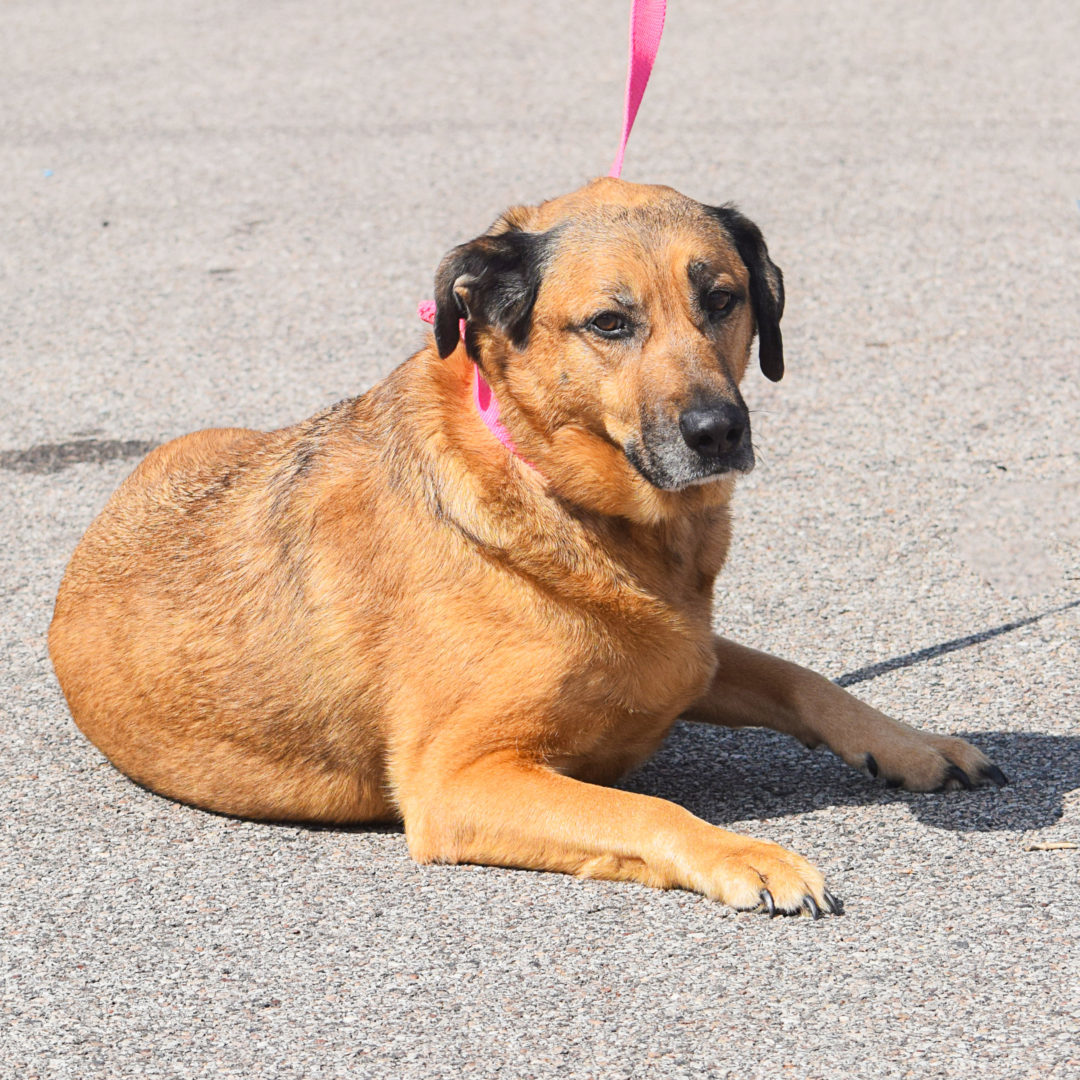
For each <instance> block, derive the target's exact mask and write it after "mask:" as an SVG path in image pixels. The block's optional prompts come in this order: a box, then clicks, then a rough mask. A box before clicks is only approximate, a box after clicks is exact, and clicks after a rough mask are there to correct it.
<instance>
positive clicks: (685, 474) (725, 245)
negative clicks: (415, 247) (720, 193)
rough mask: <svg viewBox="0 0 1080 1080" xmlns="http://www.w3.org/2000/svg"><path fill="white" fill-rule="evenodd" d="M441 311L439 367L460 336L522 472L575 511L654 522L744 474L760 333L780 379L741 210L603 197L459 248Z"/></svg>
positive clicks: (553, 204)
mask: <svg viewBox="0 0 1080 1080" xmlns="http://www.w3.org/2000/svg"><path fill="white" fill-rule="evenodd" d="M435 299H436V306H437V314H436V319H435V339H436V344H437V346H438V349H439V353H440V354H441V355H442V356H444V357H445V356H449V355H450V354H451V353H452V352H453V351H454V350H455V349H456V348H457V347H458V344H459V330H458V324H459V319H465V321H466V334H465V346H466V349H467V351H468V354H469V356H470V357H471V358H472V359H473V360H474V361H475V362H476V363H477V364H479V365H480V367H481V368H482V370H483V372H484V375H485V377H486V378H487V380H488V382H490V383H491V385H492V388H493V390H494V391H495V394H496V396H497V397H498V399H499V402H500V404H501V406H502V409H503V412H504V415H505V418H506V422H507V426H508V427H510V429H511V431H512V432H513V434H514V438H515V440H516V442H517V444H518V446H519V447H520V448H521V450H522V453H523V455H524V456H525V457H526V458H527V459H528V460H529V461H532V462H535V463H536V465H537V466H538V468H540V470H541V472H542V473H543V474H544V476H545V477H547V478H548V479H549V481H550V482H551V483H552V485H553V486H554V487H555V488H556V489H557V490H559V491H560V493H562V494H564V495H565V496H567V497H568V498H571V499H573V500H575V501H580V502H582V503H584V504H585V505H587V506H589V507H591V508H593V509H596V510H600V511H603V512H608V513H620V514H626V515H628V516H630V517H633V518H643V517H644V518H649V519H656V518H659V517H663V516H666V515H667V514H668V513H671V512H677V511H678V509H679V507H680V506H682V505H684V504H685V502H686V498H687V497H688V496H690V495H691V494H693V493H696V494H695V495H694V497H695V498H696V499H697V501H701V498H703V497H704V496H705V491H704V489H706V488H709V489H716V493H715V494H716V496H718V495H719V494H720V492H721V491H723V492H728V493H729V491H730V484H725V483H724V481H725V480H730V478H731V477H732V476H733V475H734V474H736V473H740V472H748V471H749V470H750V469H751V468H752V467H753V464H754V450H753V446H752V443H751V438H750V419H749V416H748V414H747V410H746V405H745V404H744V402H743V399H742V396H741V394H740V393H739V382H740V380H741V379H742V377H743V374H744V373H745V371H746V368H747V364H748V362H749V357H750V350H751V345H752V343H753V339H754V336H755V333H756V335H757V338H758V355H759V359H760V363H761V369H762V371H763V372H764V373H765V375H766V376H768V378H770V379H773V380H777V379H779V378H780V377H781V375H782V374H783V371H784V357H783V344H782V341H781V337H780V316H781V314H782V313H783V308H784V289H783V280H782V276H781V273H780V270H779V268H778V267H777V266H776V265H775V264H774V263H773V262H772V260H771V259H770V258H769V253H768V250H767V249H766V247H765V241H764V240H763V239H762V236H761V232H760V231H759V230H758V228H757V226H756V225H754V224H753V222H751V221H749V220H747V219H746V218H745V217H743V216H742V214H740V213H739V212H738V211H737V210H735V209H734V208H732V207H730V206H721V207H712V206H704V205H702V204H700V203H697V202H694V201H693V200H692V199H688V198H686V197H685V196H683V195H680V194H679V193H678V192H676V191H673V190H672V189H671V188H666V187H654V186H645V185H638V184H630V183H627V182H625V181H622V180H613V179H602V180H596V181H593V182H592V183H591V184H589V185H588V186H586V187H585V188H583V189H581V190H580V191H578V192H575V193H574V194H572V195H567V196H565V197H563V198H560V199H554V200H552V201H550V202H546V203H543V204H541V205H540V206H537V207H515V208H513V209H511V210H509V211H507V212H506V213H505V214H503V216H502V217H500V218H499V220H498V221H497V222H496V223H495V224H494V225H493V226H492V228H491V229H490V230H489V231H488V232H487V233H486V234H485V235H483V236H481V237H478V238H477V239H476V240H473V241H471V242H470V243H468V244H463V245H461V246H460V247H458V248H455V249H454V250H453V251H451V252H450V253H449V254H448V255H447V256H446V258H445V259H444V260H443V262H442V265H441V266H440V267H439V271H438V275H437V277H436V292H435ZM725 498H726V496H725Z"/></svg>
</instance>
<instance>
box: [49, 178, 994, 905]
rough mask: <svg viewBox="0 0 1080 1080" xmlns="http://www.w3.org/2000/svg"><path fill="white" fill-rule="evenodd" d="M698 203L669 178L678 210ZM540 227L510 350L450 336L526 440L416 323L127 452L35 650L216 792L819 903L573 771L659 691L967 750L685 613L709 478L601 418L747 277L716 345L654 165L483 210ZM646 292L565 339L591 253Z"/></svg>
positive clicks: (695, 336) (660, 879)
mask: <svg viewBox="0 0 1080 1080" xmlns="http://www.w3.org/2000/svg"><path fill="white" fill-rule="evenodd" d="M695 208H696V209H695ZM555 225H561V227H562V232H561V233H560V236H559V241H558V245H557V248H556V250H555V253H554V255H553V257H552V259H551V261H550V265H548V266H547V268H546V270H545V274H544V278H543V284H542V288H541V290H540V296H539V299H538V301H537V303H536V307H535V311H534V313H533V319H532V329H531V332H530V336H529V341H528V345H527V347H526V348H525V349H524V350H523V351H522V352H520V353H519V352H517V351H516V350H515V349H513V348H512V347H510V345H509V344H508V343H507V342H506V341H505V340H504V339H503V338H501V337H500V335H499V333H498V332H497V331H496V330H492V329H490V328H488V329H482V330H481V333H480V338H479V340H480V343H481V359H482V362H483V364H484V370H485V372H486V373H487V375H488V378H489V380H490V381H491V384H492V386H493V389H494V390H495V393H496V395H497V397H498V399H499V401H500V403H501V406H502V410H503V418H504V420H505V422H506V424H507V427H508V428H509V429H510V431H511V432H512V433H513V436H514V438H515V441H516V443H517V445H518V446H519V448H520V451H521V454H522V456H523V457H524V458H525V459H527V460H528V461H530V462H532V463H533V464H534V465H535V466H536V469H530V468H529V467H528V466H526V465H524V464H523V463H522V462H521V461H520V460H518V459H517V458H515V457H513V456H511V455H510V454H509V453H508V452H507V451H506V450H505V449H504V447H503V446H502V445H500V444H499V443H498V442H497V441H496V440H495V439H494V437H493V436H492V435H491V433H490V432H489V431H488V430H487V428H486V427H484V425H483V424H482V422H481V420H480V418H479V416H478V415H477V413H476V411H475V408H474V407H473V404H472V400H471V396H470V395H471V378H472V361H471V360H470V358H469V357H468V356H467V355H466V351H465V348H464V347H458V349H457V350H456V351H455V352H454V353H452V355H450V356H448V357H447V358H446V359H440V357H439V354H438V352H437V350H436V349H435V348H434V347H433V345H429V346H428V347H427V348H425V349H423V350H422V351H421V352H420V353H418V354H417V355H415V356H414V357H412V358H411V359H410V360H408V361H407V362H406V363H404V364H402V365H401V366H400V367H399V368H398V369H397V370H396V371H394V372H393V373H392V374H391V375H390V376H389V377H388V378H387V379H385V380H384V381H383V382H381V383H379V384H378V385H377V386H375V387H374V388H372V389H371V390H370V391H369V392H368V393H366V394H365V395H364V396H362V397H360V398H356V399H353V400H349V401H344V402H342V403H340V404H339V405H337V406H335V407H334V408H332V409H329V410H327V411H325V412H323V413H321V414H319V415H318V416H316V417H314V418H312V419H310V420H307V421H305V422H303V423H300V424H297V425H296V426H294V427H291V428H287V429H285V430H282V431H275V432H270V433H263V432H256V431H245V430H238V429H225V430H216V431H202V432H197V433H195V434H192V435H188V436H185V437H183V438H180V439H177V440H176V441H174V442H171V443H169V444H168V445H166V446H163V447H161V448H159V449H157V450H155V451H154V452H153V453H152V454H150V455H149V457H147V458H146V460H145V461H143V462H142V464H140V465H139V467H138V468H137V469H136V470H135V472H134V473H133V474H132V475H131V476H130V477H129V478H128V479H127V480H126V481H125V482H124V484H123V485H122V486H121V487H120V488H119V490H118V491H117V492H116V493H115V495H114V496H113V497H112V499H111V500H110V502H109V504H108V505H107V506H106V508H105V510H104V511H103V512H102V514H101V515H100V517H98V519H97V520H96V521H95V522H94V523H93V525H92V526H91V527H90V529H89V531H88V532H87V533H86V536H85V537H84V538H83V540H82V541H81V543H80V544H79V546H78V548H77V550H76V552H75V554H74V556H73V558H72V560H71V564H70V566H69V567H68V570H67V573H66V575H65V578H64V581H63V584H62V585H61V588H60V593H59V596H58V598H57V602H56V611H55V616H54V619H53V623H52V627H51V630H50V636H49V647H50V652H51V655H52V658H53V663H54V665H55V668H56V672H57V676H58V677H59V680H60V683H61V685H62V687H63V690H64V693H65V694H66V695H67V699H68V702H69V704H70V707H71V711H72V714H73V716H74V717H75V720H76V722H77V723H78V725H79V726H80V728H81V729H82V730H83V731H84V732H85V733H86V735H87V736H88V737H89V738H90V739H91V740H92V741H93V742H94V743H95V745H97V746H98V747H99V748H100V749H101V750H102V751H103V752H104V753H105V754H106V755H107V756H108V757H109V759H110V760H111V761H112V762H113V763H114V764H115V765H116V766H117V767H118V768H119V769H122V770H123V771H124V772H125V773H127V774H128V775H129V776H131V777H132V778H133V779H135V780H136V781H138V782H139V783H141V784H144V785H146V786H147V787H149V788H152V789H153V790H155V791H158V792H161V793H163V794H165V795H168V796H171V797H173V798H176V799H180V800H183V801H185V802H188V803H192V804H194V805H196V806H201V807H205V808H208V809H211V810H216V811H220V812H223V813H228V814H234V815H238V816H242V817H250V818H259V819H266V820H271V819H279V820H281V819H286V820H296V821H312V822H329V823H346V822H366V821H381V820H402V819H403V820H404V823H405V831H406V836H407V839H408V844H409V848H410V850H411V852H412V853H413V855H414V856H415V857H416V858H417V859H419V860H423V861H436V860H437V861H444V862H455V861H456V862H462V861H471V862H483V863H492V864H498V865H505V866H520V867H531V868H537V869H548V870H558V871H564V872H567V873H572V874H579V875H582V876H589V877H599V878H612V879H632V880H636V881H641V882H644V883H646V884H649V885H654V886H659V887H672V886H677V887H682V888H687V889H695V890H699V891H701V892H703V893H706V894H707V895H709V896H713V897H716V898H718V899H721V900H724V901H726V902H728V903H730V904H733V905H735V906H737V907H744V908H753V907H757V906H759V905H760V904H761V903H762V902H763V899H762V891H763V890H765V889H767V890H768V891H769V894H770V895H771V897H772V898H773V899H774V900H775V904H776V906H777V907H778V908H780V909H782V910H787V911H795V910H799V909H800V908H803V907H804V906H805V907H807V908H808V909H809V910H813V909H814V906H815V904H816V905H817V906H818V907H821V908H824V907H826V905H827V900H826V895H825V892H824V882H823V879H822V877H821V875H820V874H819V873H818V871H817V870H815V869H814V868H813V867H812V866H810V864H809V863H807V862H806V861H805V860H803V859H801V858H800V857H799V856H797V855H793V854H791V853H789V852H786V851H784V850H783V849H782V848H779V847H776V846H775V845H773V844H768V843H764V842H761V841H755V840H750V839H747V838H745V837H740V836H735V835H733V834H731V833H727V832H724V831H723V830H721V829H718V828H716V827H714V826H712V825H709V824H707V823H705V822H704V821H701V820H699V819H697V818H695V817H693V816H692V815H690V814H689V813H688V812H686V811H685V810H683V809H681V808H679V807H677V806H675V805H673V804H671V803H668V802H665V801H663V800H660V799H655V798H650V797H647V796H644V795H637V794H630V793H626V792H622V791H617V790H612V789H610V788H607V787H604V786H602V785H604V784H608V783H610V782H612V781H614V780H616V779H617V778H618V777H619V776H621V775H622V774H624V773H625V772H626V771H627V770H629V769H632V768H634V767H635V766H637V765H638V764H640V763H641V762H643V761H644V760H645V759H646V758H647V757H648V756H649V755H650V754H651V753H653V751H654V750H656V748H657V747H658V746H659V745H660V743H661V742H662V740H663V739H664V737H665V735H666V733H667V731H668V729H669V728H670V726H671V724H672V723H673V722H674V720H675V719H676V718H677V717H679V716H680V715H686V716H688V717H689V718H691V719H694V720H700V721H703V722H707V723H715V724H728V725H736V726H738V725H743V724H760V725H766V726H770V727H774V728H777V729H778V730H782V731H788V732H789V733H791V734H792V735H795V736H796V737H798V738H801V739H802V740H803V741H804V742H806V743H808V744H811V745H813V744H816V743H819V742H825V743H827V744H828V745H829V746H830V747H832V748H833V749H834V750H835V751H836V752H837V753H838V754H839V755H840V756H841V757H843V758H844V759H845V760H847V761H849V762H850V763H851V764H853V765H855V766H856V767H863V765H864V763H865V755H866V754H868V753H871V754H873V755H874V757H875V758H876V761H877V763H878V764H879V766H880V768H881V770H882V772H883V774H884V775H886V776H889V777H894V778H896V779H898V780H901V781H903V782H905V783H906V784H907V785H908V786H910V787H913V788H916V789H919V790H926V789H930V788H934V787H938V786H940V785H941V784H942V783H943V781H944V780H945V779H946V770H947V768H948V766H949V764H950V762H953V763H956V764H958V765H959V766H960V767H962V768H963V769H965V770H966V771H967V772H968V773H970V774H971V775H972V776H973V777H974V776H975V775H976V774H977V773H978V772H979V770H980V769H982V768H983V767H984V766H985V765H986V759H985V758H984V757H983V756H982V755H981V754H980V753H979V752H978V751H977V750H975V749H974V748H973V747H971V746H969V745H968V744H966V743H963V742H961V741H960V740H944V739H938V738H935V737H932V736H926V735H921V734H919V733H917V732H915V731H913V730H912V729H911V728H908V727H906V726H905V725H902V724H899V723H897V722H895V721H892V720H889V719H887V718H885V717H883V716H881V715H880V714H878V713H876V712H874V711H873V710H871V709H869V708H868V707H867V706H865V705H862V704H860V703H859V702H857V701H856V700H855V699H853V698H851V697H850V696H849V695H848V694H846V693H845V692H844V691H842V690H840V689H838V688H837V687H835V686H833V685H832V684H831V683H829V682H827V681H826V680H824V679H822V678H821V677H819V676H816V675H814V674H812V673H811V672H808V671H805V670H803V669H801V668H798V667H795V666H794V665H790V664H786V663H785V662H783V661H779V660H775V659H774V658H772V657H766V656H763V655H762V654H759V653H754V652H753V651H752V650H748V649H744V648H742V647H740V646H737V645H733V644H731V643H729V642H725V641H722V640H720V639H717V638H715V637H714V635H713V633H712V627H711V622H712V592H713V581H714V577H715V575H716V573H717V571H718V570H719V569H720V566H721V565H722V563H723V561H724V557H725V554H726V550H727V546H728V540H729V522H728V512H727V504H728V501H729V499H730V497H731V493H732V486H733V481H732V480H731V479H730V478H729V477H725V478H721V479H718V480H715V481H713V482H711V483H703V484H695V485H692V486H689V487H686V488H684V489H682V490H675V491H665V490H660V489H658V488H654V487H653V486H652V485H651V484H650V483H648V482H647V481H646V480H644V479H643V478H642V476H641V475H639V474H638V472H637V471H635V469H634V468H632V467H631V465H630V464H629V462H628V460H627V458H626V456H625V455H624V454H623V453H622V450H621V449H620V447H621V446H622V445H624V444H625V440H626V439H627V438H628V437H629V435H630V434H631V433H632V432H633V431H634V430H635V425H636V424H637V423H638V417H639V414H640V408H641V404H642V402H644V401H650V400H660V399H663V400H671V401H673V402H676V403H677V402H678V401H679V400H680V394H682V393H683V392H684V390H685V388H686V387H687V386H688V385H689V384H690V382H691V381H693V380H695V379H696V380H698V381H699V382H700V381H701V380H702V379H705V380H708V379H712V380H714V381H715V382H716V383H717V385H720V381H722V380H723V379H728V380H730V381H731V382H732V385H734V384H737V382H738V381H739V380H740V379H741V378H742V377H743V374H744V372H745V370H746V367H747V362H748V357H749V355H750V348H751V344H752V341H753V337H754V332H755V325H754V318H753V314H752V313H751V311H750V309H749V306H748V305H746V306H744V309H743V310H742V311H741V312H740V314H739V315H738V317H737V318H734V320H733V322H732V323H731V325H730V326H727V327H726V328H725V329H724V331H723V335H722V339H721V341H720V344H719V346H716V345H715V343H710V341H708V340H706V339H705V338H704V337H703V336H702V334H701V332H700V330H699V329H698V328H697V327H696V325H695V323H694V320H693V318H692V317H691V316H690V315H689V314H688V311H687V302H686V299H685V293H686V288H685V265H686V263H687V260H688V259H690V258H691V257H694V258H700V257H702V255H703V254H704V255H707V256H708V257H709V258H710V259H712V260H713V261H714V262H716V263H717V264H718V265H720V271H719V273H720V276H721V279H722V280H724V281H729V282H730V283H731V284H732V286H733V287H741V288H745V286H746V281H747V270H746V267H745V266H744V265H743V263H742V262H741V260H740V258H739V256H738V253H737V252H736V251H735V249H734V248H733V247H732V245H731V244H730V243H729V242H728V240H727V239H726V238H725V237H724V236H723V235H722V234H721V231H720V230H719V229H717V228H715V227H712V226H710V224H709V222H708V221H707V220H706V219H704V218H703V217H702V215H701V213H700V208H699V207H698V206H697V204H696V203H692V202H691V200H688V199H685V198H684V197H683V196H680V195H678V194H677V193H675V192H672V191H671V190H670V189H667V188H655V187H645V186H636V185H631V184H626V183H623V182H621V181H613V180H604V181H598V182H594V183H593V184H591V185H589V186H588V187H586V188H584V189H583V190H582V191H579V192H576V193H574V194H572V195H570V196H567V197H565V198H563V199H560V200H554V201H552V202H549V203H545V204H544V205H542V206H540V207H536V208H526V207H518V208H514V209H513V210H511V211H508V212H507V214H506V215H504V217H503V219H501V220H500V222H499V223H498V224H497V225H496V226H495V228H494V229H493V233H498V232H500V231H502V230H506V229H510V228H515V229H524V230H527V231H532V232H539V231H543V230H546V229H550V228H552V227H553V226H555ZM612 278H617V279H618V281H619V282H620V283H622V284H624V285H625V284H629V285H630V286H632V287H633V288H634V289H635V290H636V291H637V293H638V295H639V296H640V297H641V298H642V300H643V302H644V303H646V304H647V305H648V311H649V318H650V325H651V333H650V335H649V339H648V341H647V343H646V344H645V346H644V347H643V348H642V349H641V351H640V354H639V355H637V356H636V357H635V358H634V359H633V362H626V361H625V358H624V359H619V358H618V357H615V356H614V355H613V354H612V355H607V354H605V353H604V351H603V349H600V348H594V347H592V346H589V345H587V344H582V342H581V340H580V335H579V336H576V337H573V338H572V339H571V337H570V336H568V334H567V331H566V326H567V324H568V323H570V322H573V321H575V320H577V321H580V320H582V319H585V318H587V317H588V316H589V315H590V313H591V311H592V310H593V309H594V308H595V306H596V304H597V303H598V302H599V301H598V299H597V297H598V295H599V294H600V293H601V292H602V287H603V285H604V284H605V283H606V282H609V280H610V279H612Z"/></svg>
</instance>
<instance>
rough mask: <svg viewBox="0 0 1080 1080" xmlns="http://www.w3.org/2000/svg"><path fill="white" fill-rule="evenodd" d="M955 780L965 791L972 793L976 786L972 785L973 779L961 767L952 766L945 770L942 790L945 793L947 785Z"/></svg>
mask: <svg viewBox="0 0 1080 1080" xmlns="http://www.w3.org/2000/svg"><path fill="white" fill-rule="evenodd" d="M950 780H955V781H956V782H957V783H958V784H959V785H960V786H961V787H962V788H963V789H964V790H965V791H970V790H971V789H972V787H973V786H974V785H973V784H972V783H971V777H970V776H968V774H967V773H966V772H964V770H963V769H961V768H960V766H959V765H950V766H949V767H948V769H946V770H945V779H944V780H943V781H942V782H941V789H942V790H943V791H944V789H945V785H946V784H947V783H948V782H949V781H950Z"/></svg>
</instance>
